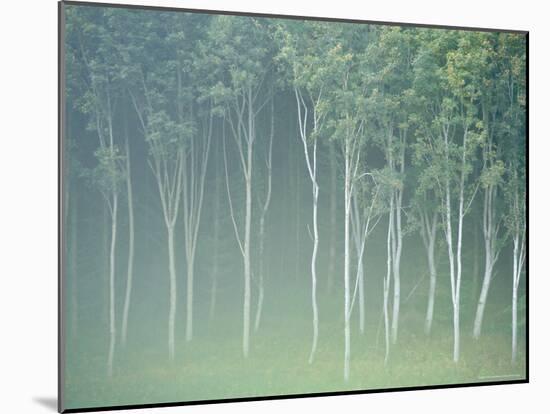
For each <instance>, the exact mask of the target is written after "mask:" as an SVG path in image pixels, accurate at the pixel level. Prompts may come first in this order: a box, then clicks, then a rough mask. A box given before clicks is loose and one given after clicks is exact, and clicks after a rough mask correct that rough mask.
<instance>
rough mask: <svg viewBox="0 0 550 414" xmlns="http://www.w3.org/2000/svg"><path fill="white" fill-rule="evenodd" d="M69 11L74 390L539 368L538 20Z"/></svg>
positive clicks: (313, 386) (69, 355) (123, 393)
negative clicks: (435, 21) (493, 22)
mask: <svg viewBox="0 0 550 414" xmlns="http://www.w3.org/2000/svg"><path fill="white" fill-rule="evenodd" d="M63 10H64V11H63V23H64V52H63V53H64V54H63V58H64V60H63V62H64V76H63V84H64V91H65V92H64V107H63V114H64V123H63V128H64V134H63V142H62V144H63V193H62V195H63V198H62V203H63V206H62V209H63V210H62V211H63V214H62V219H63V226H64V227H63V228H64V231H63V240H64V243H63V257H64V260H63V274H64V285H63V332H64V345H63V346H64V352H65V353H64V361H65V362H64V372H63V378H64V383H63V390H64V400H63V402H62V403H63V404H64V406H65V408H82V407H94V406H95V407H98V406H112V405H124V404H144V403H163V402H183V401H198V400H208V399H226V398H239V397H256V396H273V395H283V394H284V395H290V394H303V393H322V392H337V391H347V390H369V389H384V388H398V387H407V386H423V385H443V384H460V383H473V382H492V381H504V380H518V379H524V378H525V375H526V357H525V353H526V349H525V345H526V313H527V309H526V302H527V301H526V289H525V285H526V274H525V273H526V253H527V251H526V249H527V246H526V244H527V243H526V230H527V226H526V127H527V125H526V123H527V120H526V36H525V35H524V34H519V33H506V32H484V31H467V30H450V29H442V28H418V27H404V26H389V25H377V24H357V23H344V22H334V21H332V22H328V21H309V20H299V19H280V18H261V17H250V16H229V15H208V14H202V13H190V12H167V11H160V10H157V11H154V10H139V9H127V8H108V7H94V6H83V5H80V6H78V5H65V6H64V9H63Z"/></svg>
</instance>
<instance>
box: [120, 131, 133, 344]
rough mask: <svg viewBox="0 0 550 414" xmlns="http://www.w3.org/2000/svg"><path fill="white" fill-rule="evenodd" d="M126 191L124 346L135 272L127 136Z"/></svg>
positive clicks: (131, 194) (130, 175)
mask: <svg viewBox="0 0 550 414" xmlns="http://www.w3.org/2000/svg"><path fill="white" fill-rule="evenodd" d="M126 191H127V194H128V273H127V276H126V293H125V295H124V311H123V314H122V346H123V347H124V346H126V339H127V334H128V314H129V312H130V300H131V296H132V278H133V273H134V198H133V193H132V173H131V163H130V144H129V142H128V137H127V136H126Z"/></svg>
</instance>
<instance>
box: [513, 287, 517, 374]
mask: <svg viewBox="0 0 550 414" xmlns="http://www.w3.org/2000/svg"><path fill="white" fill-rule="evenodd" d="M517 354H518V288H517V285H516V284H515V283H514V286H513V288H512V364H515V363H516V360H517Z"/></svg>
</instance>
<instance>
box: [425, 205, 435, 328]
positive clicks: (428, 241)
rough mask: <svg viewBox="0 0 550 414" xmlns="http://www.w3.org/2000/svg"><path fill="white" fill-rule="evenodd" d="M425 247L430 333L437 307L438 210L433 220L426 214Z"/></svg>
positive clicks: (427, 319)
mask: <svg viewBox="0 0 550 414" xmlns="http://www.w3.org/2000/svg"><path fill="white" fill-rule="evenodd" d="M423 220H424V224H423V226H424V230H423V231H424V233H425V247H426V253H427V258H428V269H429V272H430V288H429V292H428V309H427V310H426V320H425V323H424V332H425V333H426V335H429V334H430V333H431V331H432V323H433V314H434V307H435V288H436V283H437V269H436V266H435V242H436V237H437V211H435V212H434V214H433V216H432V219H431V221H429V219H428V216H427V215H426V216H424V219H423Z"/></svg>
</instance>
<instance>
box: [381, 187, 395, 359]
mask: <svg viewBox="0 0 550 414" xmlns="http://www.w3.org/2000/svg"><path fill="white" fill-rule="evenodd" d="M392 228H393V196H392V197H391V199H390V214H389V219H388V234H387V238H386V252H387V253H386V255H387V257H386V277H385V278H384V305H383V306H384V308H383V309H384V339H385V345H386V352H385V356H384V365H386V364H387V363H388V361H389V358H390V320H389V314H388V302H389V296H390V285H391V274H392V265H391V264H392Z"/></svg>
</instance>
